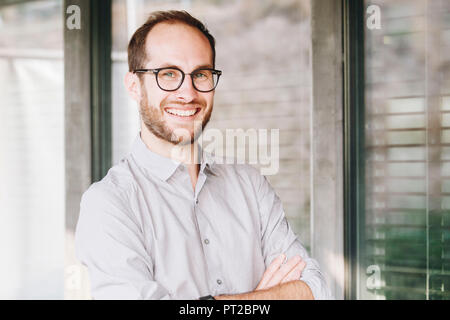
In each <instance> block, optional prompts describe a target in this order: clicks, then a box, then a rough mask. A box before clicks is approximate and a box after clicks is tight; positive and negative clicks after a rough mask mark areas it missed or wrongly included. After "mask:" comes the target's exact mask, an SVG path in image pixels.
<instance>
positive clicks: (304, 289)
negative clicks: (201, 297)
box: [214, 254, 314, 300]
mask: <svg viewBox="0 0 450 320" xmlns="http://www.w3.org/2000/svg"><path fill="white" fill-rule="evenodd" d="M285 258H286V257H285V255H284V254H281V255H279V256H278V257H277V258H275V259H274V260H273V261H272V263H271V264H270V265H269V267H268V268H267V269H266V271H265V272H264V274H263V277H262V279H261V281H260V282H259V284H258V286H257V287H256V289H255V290H254V291H252V292H248V293H242V294H236V295H220V296H216V297H214V298H215V299H216V300H312V299H314V297H313V294H312V292H311V289H310V288H309V286H308V285H307V284H306V283H305V282H303V281H301V280H297V279H299V278H300V276H301V273H302V271H303V269H304V268H305V266H306V263H305V262H304V261H303V260H302V259H301V258H300V256H294V257H292V258H290V259H289V260H288V261H287V262H286V263H283V262H284V260H285Z"/></svg>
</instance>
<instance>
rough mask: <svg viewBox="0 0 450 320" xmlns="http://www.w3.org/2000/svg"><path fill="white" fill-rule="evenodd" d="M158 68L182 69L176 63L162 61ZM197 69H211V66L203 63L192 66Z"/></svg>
mask: <svg viewBox="0 0 450 320" xmlns="http://www.w3.org/2000/svg"><path fill="white" fill-rule="evenodd" d="M159 68H178V69H181V70H183V68H181V67H180V66H177V65H176V64H171V63H163V64H162V65H161V66H160V67H159ZM198 69H213V66H212V65H211V64H203V65H198V66H196V67H194V69H193V70H198Z"/></svg>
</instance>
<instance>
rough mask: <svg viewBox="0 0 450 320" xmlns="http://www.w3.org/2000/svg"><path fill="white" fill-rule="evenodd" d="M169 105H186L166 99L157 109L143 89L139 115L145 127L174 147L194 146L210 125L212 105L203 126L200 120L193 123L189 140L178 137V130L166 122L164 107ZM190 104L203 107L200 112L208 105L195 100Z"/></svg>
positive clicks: (204, 118) (204, 117)
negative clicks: (149, 101) (179, 145)
mask: <svg viewBox="0 0 450 320" xmlns="http://www.w3.org/2000/svg"><path fill="white" fill-rule="evenodd" d="M169 104H170V105H174V104H178V105H185V104H184V103H180V102H169V101H167V99H164V100H163V101H162V102H161V105H160V108H155V107H154V106H151V105H149V103H148V97H147V92H146V91H145V88H143V97H142V100H141V102H140V103H139V113H140V115H141V119H142V122H143V123H144V124H145V126H146V127H147V129H148V130H149V131H150V132H151V133H153V134H154V135H155V136H156V137H158V138H160V139H162V140H165V141H167V142H170V143H172V144H174V145H178V144H181V145H188V144H193V143H194V142H195V141H196V140H197V139H198V138H199V137H200V135H201V133H202V132H203V130H204V128H205V127H206V125H207V124H208V122H209V119H210V118H211V113H212V105H211V108H209V110H208V111H207V113H206V114H205V115H204V116H203V119H202V121H201V125H199V124H200V121H198V120H195V121H192V128H190V129H192V130H191V131H192V133H191V134H190V137H189V138H185V137H183V136H182V135H181V136H180V135H177V134H176V131H177V130H178V129H177V128H176V129H171V128H170V127H169V126H168V125H167V123H166V121H165V120H164V112H165V111H164V107H165V106H166V105H169ZM189 104H190V105H197V106H201V109H200V111H199V112H203V110H205V108H206V103H203V102H201V101H199V100H194V101H192V102H191V103H189ZM180 129H181V128H180ZM183 129H184V128H183ZM185 130H187V129H185Z"/></svg>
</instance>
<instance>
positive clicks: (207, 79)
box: [133, 67, 222, 92]
mask: <svg viewBox="0 0 450 320" xmlns="http://www.w3.org/2000/svg"><path fill="white" fill-rule="evenodd" d="M133 72H134V73H147V72H151V73H153V74H154V75H155V77H156V83H157V84H158V87H159V88H160V89H161V90H164V91H175V90H178V89H179V88H180V87H181V85H182V84H183V81H184V78H185V76H186V75H190V76H191V80H192V86H193V87H194V88H195V90H197V91H200V92H210V91H213V90H214V89H215V88H216V86H217V83H218V82H219V78H220V76H221V75H222V71H220V70H215V69H210V68H202V69H197V70H194V71H192V72H191V73H184V72H183V71H182V70H180V69H178V68H176V67H170V68H157V69H137V70H134V71H133Z"/></svg>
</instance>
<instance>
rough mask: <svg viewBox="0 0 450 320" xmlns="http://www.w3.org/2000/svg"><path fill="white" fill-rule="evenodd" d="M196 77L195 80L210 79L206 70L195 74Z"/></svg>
mask: <svg viewBox="0 0 450 320" xmlns="http://www.w3.org/2000/svg"><path fill="white" fill-rule="evenodd" d="M194 77H195V79H198V80H206V79H208V77H209V76H208V71H205V70H202V71H197V72H196V73H195V74H194Z"/></svg>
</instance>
